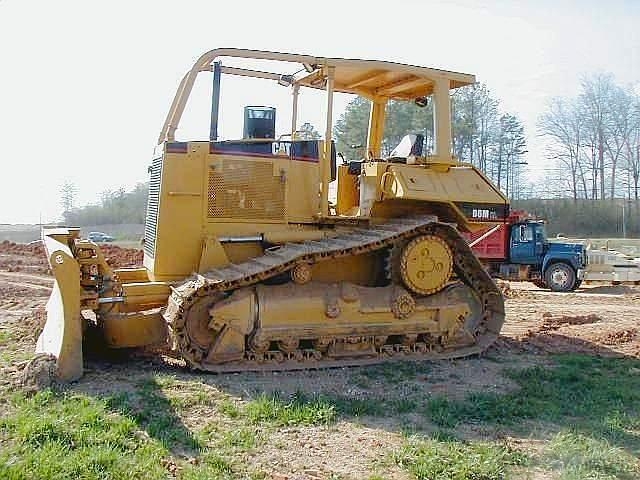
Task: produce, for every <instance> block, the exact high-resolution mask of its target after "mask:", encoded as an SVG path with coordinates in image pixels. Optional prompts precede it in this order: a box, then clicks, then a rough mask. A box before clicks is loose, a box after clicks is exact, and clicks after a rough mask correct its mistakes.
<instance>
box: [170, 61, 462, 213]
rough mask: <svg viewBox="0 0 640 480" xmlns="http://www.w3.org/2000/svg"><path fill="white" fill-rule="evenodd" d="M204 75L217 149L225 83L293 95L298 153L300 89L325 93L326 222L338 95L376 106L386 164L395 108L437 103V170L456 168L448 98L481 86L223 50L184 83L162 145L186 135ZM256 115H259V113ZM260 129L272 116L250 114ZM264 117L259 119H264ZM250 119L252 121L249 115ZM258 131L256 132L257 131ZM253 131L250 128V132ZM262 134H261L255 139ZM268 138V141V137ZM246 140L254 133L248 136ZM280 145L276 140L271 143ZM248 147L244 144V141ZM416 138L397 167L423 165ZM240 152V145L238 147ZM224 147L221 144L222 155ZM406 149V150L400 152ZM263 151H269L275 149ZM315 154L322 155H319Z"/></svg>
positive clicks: (322, 188)
mask: <svg viewBox="0 0 640 480" xmlns="http://www.w3.org/2000/svg"><path fill="white" fill-rule="evenodd" d="M226 58H235V59H245V60H247V61H249V63H250V62H251V61H267V62H268V63H270V64H273V65H275V67H276V68H275V69H274V70H276V71H264V70H253V69H248V68H239V67H231V66H225V65H224V62H225V61H226V60H225V59H226ZM283 65H288V66H289V67H288V68H289V70H290V71H293V73H288V72H283V71H282V69H283V68H285V67H283ZM204 72H213V74H214V75H213V77H214V78H213V95H212V106H211V128H210V132H211V134H210V141H212V142H216V141H217V124H218V112H219V97H220V84H221V81H222V78H223V77H226V76H242V77H253V78H261V79H265V80H271V81H275V82H277V83H278V84H279V85H282V86H284V87H286V88H290V89H291V94H292V102H291V137H292V146H291V149H292V150H295V149H296V148H303V147H302V146H300V147H297V146H295V147H294V144H296V132H297V127H298V119H297V116H298V97H299V92H300V89H301V88H310V89H316V90H323V91H324V92H326V109H325V110H326V115H325V124H324V135H323V136H322V137H323V139H322V141H321V142H318V143H317V145H318V150H319V151H318V152H317V155H318V157H317V161H318V165H319V170H320V174H319V182H318V197H319V199H320V202H319V203H320V205H319V209H318V210H319V215H320V216H321V217H327V216H329V215H330V212H329V201H328V193H329V192H328V190H329V187H328V184H329V183H330V181H331V180H332V179H333V178H335V174H333V172H332V170H333V169H334V168H335V147H334V146H333V141H332V129H333V117H334V115H333V101H334V93H336V92H340V93H348V94H354V95H359V96H362V97H364V98H367V99H368V100H370V101H371V111H370V115H369V127H368V134H367V145H366V150H365V151H366V152H367V153H368V157H371V158H370V159H380V158H381V146H382V139H383V134H384V124H385V109H386V105H387V102H388V101H389V100H405V101H413V102H416V103H417V104H418V103H419V102H421V103H419V104H420V105H427V102H426V100H425V99H426V98H427V97H431V98H432V100H433V101H432V102H431V104H432V107H433V110H434V112H433V113H434V115H433V118H434V125H433V126H434V129H433V130H434V140H435V146H434V149H433V152H432V154H431V155H430V156H429V159H428V160H429V161H431V162H435V163H438V162H440V163H448V164H455V160H454V159H453V158H452V155H451V111H450V98H449V91H450V90H451V89H455V88H458V87H462V86H465V85H470V84H473V83H474V82H475V77H474V76H473V75H468V74H464V73H458V72H451V71H445V70H439V69H433V68H427V67H417V66H412V65H402V64H398V63H394V62H385V61H377V60H356V59H341V58H324V57H313V56H308V55H299V54H288V53H278V52H266V51H259V50H241V49H233V48H222V49H215V50H211V51H209V52H207V53H205V54H204V55H202V56H201V57H200V58H199V59H198V60H197V61H196V62H195V64H194V65H193V67H192V68H191V69H190V70H189V71H188V72H187V73H186V74H185V76H184V77H183V79H182V81H181V83H180V86H179V88H178V91H177V93H176V96H175V97H174V100H173V102H172V104H171V107H170V109H169V112H168V114H167V117H166V119H165V122H164V124H163V126H162V129H161V132H160V135H159V137H158V144H163V143H164V142H174V141H175V132H176V130H177V129H178V127H179V123H180V119H181V116H182V113H183V111H184V109H185V106H186V103H187V100H188V98H189V95H190V93H191V90H192V88H193V85H194V82H195V79H196V77H197V76H198V75H199V74H201V73H204ZM253 108H255V107H253ZM250 114H251V115H252V116H255V117H256V118H252V120H255V121H263V120H268V121H270V119H269V118H257V117H258V116H261V117H265V116H266V117H270V116H271V115H273V117H275V112H273V114H271V113H269V111H267V110H255V111H250ZM258 114H259V115H258ZM245 116H246V114H245ZM256 128H257V127H256ZM245 129H246V128H245ZM255 133H256V132H255V131H254V134H255ZM258 133H260V134H261V135H254V136H253V137H251V138H257V137H262V138H265V136H266V135H267V134H271V133H272V132H270V131H268V132H264V131H263V132H258ZM263 135H264V136H263ZM244 136H245V138H248V137H247V132H245V135H244ZM274 137H275V132H274V134H273V136H272V137H271V138H274ZM243 140H244V139H243ZM417 140H418V138H417V137H416V138H415V139H414V141H413V142H411V148H410V149H409V152H408V154H407V155H400V154H398V155H396V156H394V157H392V158H394V159H395V160H396V161H401V162H407V159H408V158H409V157H412V156H413V157H420V156H421V153H422V152H420V151H419V146H418V143H420V146H421V144H422V142H418V141H417ZM234 144H235V142H234ZM219 146H220V144H219V143H218V142H216V145H215V148H219ZM399 147H400V146H399ZM257 148H265V149H268V148H270V146H269V145H265V146H263V147H257ZM314 154H315V153H314Z"/></svg>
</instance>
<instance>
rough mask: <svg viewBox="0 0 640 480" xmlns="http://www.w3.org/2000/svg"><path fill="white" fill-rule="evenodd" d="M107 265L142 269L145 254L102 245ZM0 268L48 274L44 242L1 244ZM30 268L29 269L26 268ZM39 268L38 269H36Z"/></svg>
mask: <svg viewBox="0 0 640 480" xmlns="http://www.w3.org/2000/svg"><path fill="white" fill-rule="evenodd" d="M100 249H101V250H102V253H103V254H104V256H105V258H106V260H107V263H108V264H109V265H111V266H112V267H113V268H123V267H141V266H142V259H143V256H144V255H143V252H142V250H139V249H137V248H123V247H118V246H117V245H105V244H103V245H100ZM0 254H4V255H5V256H6V258H0V268H1V269H3V270H7V271H9V272H20V271H25V270H29V271H37V272H40V273H48V271H49V265H48V262H47V256H46V252H45V249H44V246H43V245H42V242H34V243H30V244H24V243H15V242H10V241H8V240H5V241H3V242H0ZM26 266H28V267H29V268H28V269H27V268H25V267H26ZM34 267H37V268H34Z"/></svg>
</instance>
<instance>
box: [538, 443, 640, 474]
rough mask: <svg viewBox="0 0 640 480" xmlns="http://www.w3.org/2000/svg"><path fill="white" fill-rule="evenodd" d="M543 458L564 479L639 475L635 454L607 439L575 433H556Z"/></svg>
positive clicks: (639, 470)
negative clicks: (560, 473)
mask: <svg viewBox="0 0 640 480" xmlns="http://www.w3.org/2000/svg"><path fill="white" fill-rule="evenodd" d="M544 459H545V460H546V461H548V462H549V463H550V464H551V465H552V466H553V467H555V468H556V469H557V470H560V471H561V472H562V476H561V478H562V479H563V480H581V479H584V478H603V479H604V478H611V479H620V480H634V479H637V478H638V475H640V469H639V468H638V459H637V457H635V456H633V455H631V454H630V453H628V452H627V451H625V450H624V449H623V448H620V447H615V446H613V445H612V444H611V443H609V442H608V441H606V440H598V439H595V438H592V437H589V436H587V435H582V434H578V433H572V432H563V433H559V434H557V435H556V436H555V437H554V438H553V439H552V441H551V443H550V445H549V447H548V451H547V452H546V454H545V457H544Z"/></svg>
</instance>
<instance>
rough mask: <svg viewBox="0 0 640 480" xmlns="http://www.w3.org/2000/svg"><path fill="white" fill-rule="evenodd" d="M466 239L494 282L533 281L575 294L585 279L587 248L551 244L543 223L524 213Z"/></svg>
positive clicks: (511, 216) (536, 283)
mask: <svg viewBox="0 0 640 480" xmlns="http://www.w3.org/2000/svg"><path fill="white" fill-rule="evenodd" d="M465 236H466V237H467V239H468V240H469V246H470V247H471V248H472V250H473V252H474V253H475V254H476V256H477V257H478V258H479V259H480V261H481V262H482V263H483V264H484V265H485V267H486V269H487V271H488V272H489V273H490V274H491V275H492V276H493V277H494V278H500V279H503V280H514V281H530V282H533V283H534V284H535V285H536V286H538V287H540V288H549V289H551V290H553V291H555V292H570V291H573V290H575V289H576V288H578V287H579V286H580V284H581V283H582V281H583V280H584V278H585V270H586V267H587V262H588V257H587V250H586V248H585V246H584V244H582V243H577V242H573V243H571V242H559V241H558V242H550V241H549V240H548V238H547V234H546V230H545V224H544V222H543V221H541V220H536V219H533V218H531V216H530V215H529V214H527V213H526V212H524V211H520V210H519V211H512V212H511V213H510V214H509V217H508V218H507V220H506V222H505V223H504V224H502V225H495V226H492V227H490V228H488V229H487V230H486V231H477V232H470V233H466V234H465Z"/></svg>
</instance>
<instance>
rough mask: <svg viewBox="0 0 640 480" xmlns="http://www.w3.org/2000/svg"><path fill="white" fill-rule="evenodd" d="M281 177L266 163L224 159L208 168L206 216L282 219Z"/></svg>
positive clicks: (283, 215) (283, 212)
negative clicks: (274, 173)
mask: <svg viewBox="0 0 640 480" xmlns="http://www.w3.org/2000/svg"><path fill="white" fill-rule="evenodd" d="M284 196H285V182H284V178H281V177H280V176H277V175H276V176H274V175H273V165H272V164H271V163H269V162H257V161H251V160H223V161H221V162H220V163H217V164H216V165H215V166H214V167H212V168H211V169H210V170H209V189H208V199H209V201H208V216H209V218H217V217H221V218H237V219H249V220H259V219H263V220H283V219H285V218H286V208H285V201H284Z"/></svg>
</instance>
